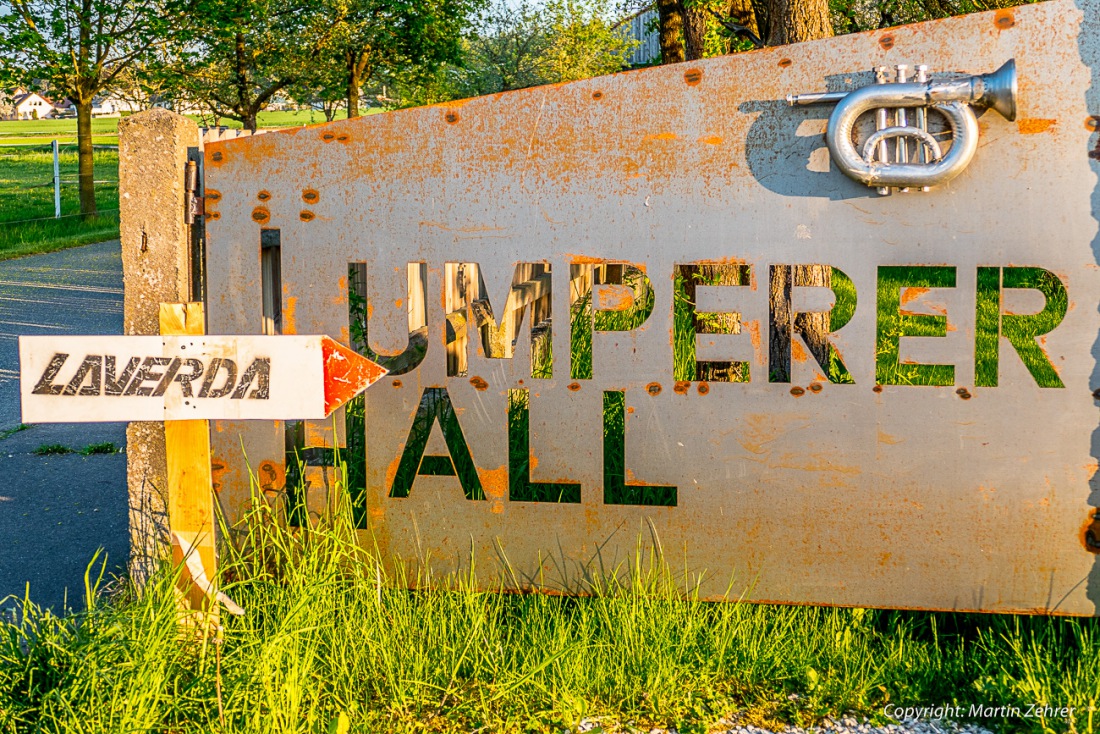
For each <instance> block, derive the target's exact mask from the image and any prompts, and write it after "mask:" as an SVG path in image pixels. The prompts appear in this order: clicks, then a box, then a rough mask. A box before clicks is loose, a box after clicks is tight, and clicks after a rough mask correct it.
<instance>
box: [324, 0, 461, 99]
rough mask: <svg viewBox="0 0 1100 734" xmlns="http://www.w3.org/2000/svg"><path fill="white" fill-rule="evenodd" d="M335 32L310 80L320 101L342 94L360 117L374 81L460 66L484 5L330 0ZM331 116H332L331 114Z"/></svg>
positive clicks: (456, 0) (441, 0)
mask: <svg viewBox="0 0 1100 734" xmlns="http://www.w3.org/2000/svg"><path fill="white" fill-rule="evenodd" d="M330 2H332V6H331V10H330V16H331V17H332V19H333V22H334V27H333V34H332V39H331V41H330V43H329V45H328V48H327V49H326V53H325V55H324V56H323V59H324V63H322V64H318V65H316V66H315V67H313V71H312V73H310V74H309V76H308V77H307V83H310V85H311V86H312V88H313V89H314V90H315V93H316V94H317V96H318V99H319V100H320V101H321V102H322V103H325V102H329V103H331V102H333V101H334V100H335V98H336V96H337V95H338V94H342V96H343V97H344V101H345V104H346V106H347V110H348V117H358V116H359V108H360V98H359V95H360V92H361V90H362V88H363V87H364V86H365V85H367V84H370V83H371V82H374V81H379V80H385V79H391V78H395V77H405V78H412V77H414V76H416V75H418V74H422V73H428V74H431V73H433V72H435V71H436V70H437V69H438V68H439V67H441V66H442V65H444V64H448V63H451V64H454V63H457V62H459V60H460V57H461V53H462V36H463V33H464V32H465V30H466V26H467V25H468V23H469V20H470V17H471V15H472V14H473V13H474V12H475V11H476V10H477V9H478V8H479V7H480V6H481V5H482V2H481V0H330ZM326 114H327V113H326Z"/></svg>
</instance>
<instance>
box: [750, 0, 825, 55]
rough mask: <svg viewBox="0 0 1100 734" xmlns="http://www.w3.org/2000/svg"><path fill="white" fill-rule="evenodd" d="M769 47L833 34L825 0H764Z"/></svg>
mask: <svg viewBox="0 0 1100 734" xmlns="http://www.w3.org/2000/svg"><path fill="white" fill-rule="evenodd" d="M767 2H768V38H767V40H766V43H767V44H768V45H769V46H782V45H784V44H787V43H799V42H801V41H813V40H816V39H818V38H829V37H830V36H832V35H833V23H832V20H831V19H830V18H829V3H828V0H767Z"/></svg>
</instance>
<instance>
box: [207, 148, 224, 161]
mask: <svg viewBox="0 0 1100 734" xmlns="http://www.w3.org/2000/svg"><path fill="white" fill-rule="evenodd" d="M210 160H212V161H214V162H215V163H221V162H222V161H224V160H225V154H224V153H222V152H221V151H220V150H216V151H214V152H213V153H212V154H211V155H210Z"/></svg>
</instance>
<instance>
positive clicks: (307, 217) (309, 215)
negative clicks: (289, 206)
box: [298, 209, 316, 222]
mask: <svg viewBox="0 0 1100 734" xmlns="http://www.w3.org/2000/svg"><path fill="white" fill-rule="evenodd" d="M315 216H316V215H315V214H314V213H313V212H311V211H310V210H309V209H303V210H302V211H300V212H299V213H298V218H299V219H301V220H302V221H303V222H310V221H313V218H314V217H315Z"/></svg>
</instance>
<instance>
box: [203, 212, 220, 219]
mask: <svg viewBox="0 0 1100 734" xmlns="http://www.w3.org/2000/svg"><path fill="white" fill-rule="evenodd" d="M206 218H207V219H221V218H222V215H221V212H211V211H208V212H206Z"/></svg>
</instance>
